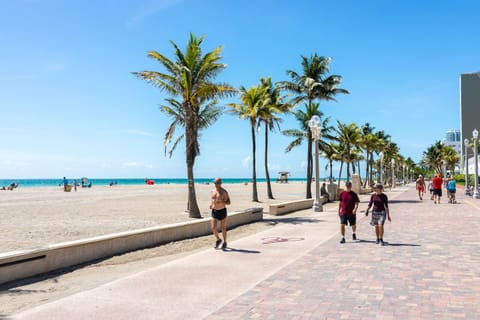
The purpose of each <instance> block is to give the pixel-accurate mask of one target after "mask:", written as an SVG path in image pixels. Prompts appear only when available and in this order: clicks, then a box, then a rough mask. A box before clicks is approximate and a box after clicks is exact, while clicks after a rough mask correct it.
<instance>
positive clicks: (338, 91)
mask: <svg viewBox="0 0 480 320" xmlns="http://www.w3.org/2000/svg"><path fill="white" fill-rule="evenodd" d="M203 40H204V37H196V36H195V35H193V34H190V37H189V39H188V42H187V45H186V48H185V50H184V51H182V50H181V49H180V48H179V47H178V45H177V44H176V43H174V42H173V41H170V42H171V44H172V46H173V52H174V54H173V59H169V58H167V57H166V56H165V55H163V54H161V53H159V52H156V51H150V52H148V57H149V58H152V59H155V60H156V61H158V62H159V63H160V65H161V66H162V67H163V70H162V71H141V72H133V74H134V75H135V76H136V77H138V78H140V79H142V80H145V81H147V82H149V83H150V84H152V85H154V86H155V87H157V88H158V89H160V90H161V91H163V92H165V93H167V94H168V96H169V97H168V98H167V99H165V104H164V105H162V106H161V108H160V111H161V112H163V113H164V114H165V115H166V116H168V117H170V118H171V120H172V122H171V124H170V126H169V127H168V129H167V132H166V134H165V138H164V145H165V154H167V153H168V154H169V156H172V153H173V151H174V150H175V148H176V147H177V145H178V144H179V143H180V142H181V141H182V140H184V142H185V154H186V164H187V178H188V205H187V210H188V212H189V216H190V217H192V218H200V217H201V214H200V210H199V207H198V204H197V199H196V193H195V184H194V165H195V159H196V157H197V156H198V155H199V154H200V146H199V133H200V131H201V130H205V129H207V128H208V127H209V126H211V125H212V124H213V123H215V122H216V121H217V120H218V119H219V118H220V116H221V115H223V114H224V113H230V114H232V115H234V116H237V117H238V118H240V119H244V120H247V121H249V124H250V135H251V143H252V158H253V165H252V201H259V199H258V191H257V180H256V178H257V171H256V164H257V154H256V144H257V136H256V134H257V132H258V129H259V128H260V127H263V128H264V130H265V131H264V143H265V154H264V159H263V162H264V168H265V176H266V180H267V189H268V190H267V195H268V197H269V198H271V199H273V198H274V195H273V191H272V188H271V182H270V174H269V169H268V139H269V132H270V131H274V130H275V129H278V131H279V132H281V133H282V134H284V135H286V136H289V137H291V138H292V141H291V143H290V144H288V146H286V147H285V151H286V152H289V151H291V150H292V149H293V148H295V147H297V146H299V145H301V144H303V143H305V144H306V145H307V154H306V163H307V169H306V178H307V183H306V190H305V193H306V194H305V195H306V198H311V197H312V191H311V182H312V180H313V156H312V154H313V150H314V149H313V148H315V146H316V145H317V144H315V143H314V140H313V138H312V133H311V131H310V128H309V127H308V121H309V120H310V119H311V118H312V117H313V116H315V115H316V116H319V117H320V119H321V125H322V136H321V140H320V142H319V143H318V146H319V151H320V152H321V154H322V156H323V157H324V158H326V159H327V163H328V169H329V172H330V177H329V179H330V181H332V180H335V179H334V178H333V163H340V172H339V175H338V178H336V179H337V181H340V180H341V178H343V177H344V176H343V174H344V173H345V178H346V179H347V180H350V179H351V177H352V174H358V175H359V176H360V177H363V179H362V183H363V185H364V186H367V185H370V184H372V183H374V181H378V179H379V176H380V175H379V171H380V167H382V168H383V170H384V173H385V174H383V179H384V181H390V182H391V181H392V180H391V179H392V177H391V176H389V174H390V175H391V173H392V172H396V174H395V176H397V177H402V176H403V177H404V176H405V173H408V175H409V176H410V177H412V176H413V175H414V174H418V173H419V172H425V171H426V170H430V169H435V170H437V171H438V170H440V167H439V166H440V165H439V163H440V164H441V163H444V162H442V161H444V160H445V159H446V158H447V157H449V158H448V159H449V162H448V164H449V166H453V167H454V166H455V163H456V162H458V161H459V159H455V158H454V157H453V155H452V154H451V150H448V147H445V146H441V147H440V146H438V145H436V147H435V146H432V147H431V150H430V149H429V150H427V151H426V152H425V153H424V159H423V161H422V163H421V164H420V165H417V164H416V163H415V162H414V161H413V160H412V159H411V158H404V157H403V156H402V155H401V154H400V150H399V148H398V146H397V144H396V143H395V142H393V141H392V138H391V137H390V135H388V134H387V133H386V132H384V131H383V130H375V128H374V127H372V126H371V125H370V124H369V123H365V124H362V125H359V124H357V123H349V124H347V123H342V122H340V121H337V122H336V123H332V122H331V119H330V118H329V117H326V116H325V114H324V112H322V110H321V107H320V106H321V102H322V101H337V99H340V98H341V96H342V95H343V94H349V92H348V90H347V89H344V88H341V81H342V77H341V76H340V75H335V74H331V73H330V64H331V61H332V59H331V58H328V57H323V56H319V55H317V53H313V54H311V55H310V56H301V57H300V68H299V70H298V71H294V70H293V69H292V70H287V71H286V76H287V77H286V79H285V80H282V81H279V82H276V83H274V82H273V81H272V79H271V78H261V79H259V81H258V83H257V84H255V85H252V86H249V87H244V86H242V87H240V88H233V87H232V86H230V85H229V84H227V83H221V82H217V81H216V78H217V76H218V75H219V74H220V73H221V72H222V71H223V70H224V69H225V68H226V64H224V63H222V56H221V52H222V47H217V48H215V49H214V50H212V51H210V52H206V53H204V52H203V51H202V48H201V47H202V43H203ZM235 95H238V96H239V101H238V102H237V103H230V104H226V110H225V108H224V107H221V106H219V104H220V99H224V98H232V97H233V96H235ZM283 116H293V117H294V118H295V119H296V120H297V123H298V127H297V128H292V129H287V130H280V123H281V121H282V117H283ZM177 129H181V132H180V131H178V130H177ZM177 132H179V133H178V134H177V135H176V133H177ZM169 147H170V149H169V150H168V148H169ZM438 148H441V149H442V150H441V151H439V152H440V153H439V154H436V153H435V152H437V151H438ZM380 159H382V160H383V161H382V164H383V165H382V166H381V165H380ZM362 162H363V163H364V165H363V166H361V163H362ZM392 166H393V167H392ZM362 167H363V168H365V172H364V173H362V172H360V171H361V168H362ZM402 174H403V175H402ZM388 179H390V180H388Z"/></svg>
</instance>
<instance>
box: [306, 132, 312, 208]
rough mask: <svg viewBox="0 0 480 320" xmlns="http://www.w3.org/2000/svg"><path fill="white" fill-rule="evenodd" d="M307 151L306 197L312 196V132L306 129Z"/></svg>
mask: <svg viewBox="0 0 480 320" xmlns="http://www.w3.org/2000/svg"><path fill="white" fill-rule="evenodd" d="M307 139H308V142H307V143H308V153H307V194H306V198H307V199H311V198H312V174H313V172H312V161H313V158H312V133H311V132H310V130H309V131H308V137H307Z"/></svg>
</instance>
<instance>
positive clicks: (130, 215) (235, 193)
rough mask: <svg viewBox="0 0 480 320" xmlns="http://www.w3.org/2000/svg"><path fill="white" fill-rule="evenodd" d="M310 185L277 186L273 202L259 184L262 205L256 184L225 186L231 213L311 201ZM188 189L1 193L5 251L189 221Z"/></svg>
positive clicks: (201, 193) (202, 198)
mask: <svg viewBox="0 0 480 320" xmlns="http://www.w3.org/2000/svg"><path fill="white" fill-rule="evenodd" d="M305 186H306V185H305V183H303V182H291V183H288V184H278V183H273V184H272V188H273V193H274V196H275V197H276V199H275V200H268V199H267V196H266V183H259V184H258V191H259V199H260V201H261V202H260V203H256V202H252V201H251V192H252V184H251V183H250V184H248V185H244V184H225V185H224V187H225V188H226V189H227V190H228V191H229V192H230V194H231V198H232V205H231V206H230V207H229V210H230V211H235V210H241V209H246V208H251V207H263V208H264V210H266V211H268V204H270V203H272V202H282V201H286V200H293V199H302V198H304V197H305ZM212 188H213V185H212V184H210V185H204V184H198V185H197V186H196V191H197V199H198V204H199V206H200V210H201V211H202V215H203V216H204V217H206V218H209V217H210V213H209V209H208V205H209V194H210V191H211V190H212ZM186 199H187V186H186V185H180V184H168V185H154V186H147V185H139V186H121V185H119V186H114V187H108V186H105V187H94V188H92V189H82V188H79V189H78V191H77V192H73V191H72V192H63V189H61V188H50V187H44V188H18V189H15V190H13V191H2V192H0V221H1V230H2V232H1V233H0V252H7V251H12V250H17V249H27V248H33V247H38V246H42V245H46V244H52V243H59V242H64V241H70V240H77V239H84V238H88V237H93V236H99V235H105V234H109V233H114V232H120V231H127V230H133V229H139V228H144V227H151V226H157V225H164V224H169V223H175V222H181V221H188V220H190V218H189V217H188V214H187V213H186V212H185V208H186V203H187V200H186Z"/></svg>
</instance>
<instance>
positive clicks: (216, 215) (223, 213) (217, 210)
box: [210, 178, 230, 249]
mask: <svg viewBox="0 0 480 320" xmlns="http://www.w3.org/2000/svg"><path fill="white" fill-rule="evenodd" d="M214 183H215V189H213V190H212V193H211V197H210V200H211V203H210V209H212V222H211V226H212V231H213V235H214V236H215V238H216V239H217V241H216V242H215V248H218V247H219V246H220V243H222V240H220V237H219V236H218V229H217V222H218V221H220V226H221V228H222V236H223V244H222V249H225V248H226V247H227V208H226V206H227V205H229V204H230V196H229V195H228V192H227V190H225V189H223V188H222V179H220V178H216V179H215V181H214Z"/></svg>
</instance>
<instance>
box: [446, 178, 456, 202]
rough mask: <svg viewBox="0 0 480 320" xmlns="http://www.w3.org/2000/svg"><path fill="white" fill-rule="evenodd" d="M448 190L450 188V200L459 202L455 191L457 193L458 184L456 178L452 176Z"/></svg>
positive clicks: (448, 183)
mask: <svg viewBox="0 0 480 320" xmlns="http://www.w3.org/2000/svg"><path fill="white" fill-rule="evenodd" d="M447 190H448V194H449V195H450V199H449V201H448V202H450V203H457V201H456V199H455V193H457V184H456V182H455V179H453V178H451V179H450V180H449V181H448V182H447Z"/></svg>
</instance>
